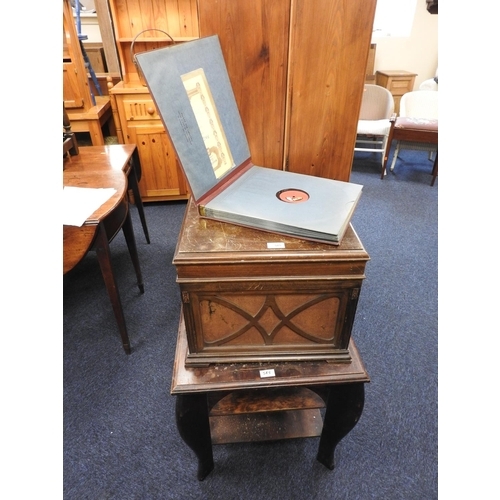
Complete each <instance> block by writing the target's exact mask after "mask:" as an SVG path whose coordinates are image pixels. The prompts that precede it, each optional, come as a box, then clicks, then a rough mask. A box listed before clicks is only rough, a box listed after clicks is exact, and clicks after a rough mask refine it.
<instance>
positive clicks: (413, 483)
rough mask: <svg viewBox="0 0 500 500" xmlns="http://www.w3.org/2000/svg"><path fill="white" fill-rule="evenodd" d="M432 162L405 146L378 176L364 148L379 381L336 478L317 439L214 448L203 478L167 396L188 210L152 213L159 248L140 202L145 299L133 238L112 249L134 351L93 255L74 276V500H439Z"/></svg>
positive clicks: (70, 472) (360, 323) (367, 327)
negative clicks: (180, 239) (176, 259)
mask: <svg viewBox="0 0 500 500" xmlns="http://www.w3.org/2000/svg"><path fill="white" fill-rule="evenodd" d="M431 170H432V162H430V161H429V160H428V159H427V154H426V153H425V152H404V153H402V155H401V159H400V160H398V164H397V166H396V169H395V170H394V173H388V174H387V176H386V178H385V179H384V180H380V173H379V165H378V160H377V158H376V157H375V155H373V156H372V155H370V154H366V153H357V154H356V157H355V160H354V164H353V171H352V175H351V181H352V182H356V183H359V184H362V185H363V186H364V188H363V195H362V197H361V200H360V202H359V205H358V207H357V209H356V212H355V214H354V217H353V219H352V223H353V226H354V228H355V230H356V232H357V233H358V235H359V237H360V239H361V241H362V242H363V244H364V246H365V248H366V250H367V251H368V253H369V254H370V257H371V260H370V262H368V264H367V269H366V280H365V282H364V284H363V288H362V290H361V296H360V300H359V305H358V313H357V316H356V320H355V323H354V328H353V337H354V338H355V340H356V343H357V346H358V349H359V351H360V353H361V356H362V358H363V361H364V363H365V366H366V368H367V371H368V373H369V375H370V378H371V383H370V384H368V385H367V386H366V402H365V408H364V411H363V414H362V416H361V419H360V421H359V423H358V424H357V426H356V427H355V428H354V429H353V430H352V431H351V432H350V433H349V434H348V435H347V436H346V437H345V438H344V439H343V440H342V441H341V442H340V444H339V445H338V446H337V449H336V454H335V459H336V468H335V469H334V470H333V471H329V470H328V469H326V468H325V467H324V466H323V465H321V464H319V463H318V462H317V461H316V460H315V456H316V451H317V446H318V441H319V438H310V439H297V440H288V441H279V442H273V443H246V444H233V445H222V446H216V447H214V460H215V469H214V471H213V472H212V473H211V474H210V475H209V476H208V477H207V479H205V481H203V482H198V481H197V480H196V469H197V464H196V460H195V457H194V454H193V453H192V451H191V450H190V449H189V448H188V447H187V446H186V445H185V444H184V442H183V441H182V440H181V438H180V437H179V435H178V432H177V428H176V425H175V414H174V403H175V398H174V397H173V396H171V395H170V383H171V375H172V364H173V357H174V350H175V342H176V334H177V326H178V320H179V312H180V298H179V292H178V287H177V284H176V282H175V269H174V267H173V265H172V258H173V254H174V250H175V245H176V241H177V236H178V232H179V228H180V224H181V220H182V216H183V214H184V209H185V203H184V202H171V203H154V204H147V205H146V206H145V210H146V217H147V221H148V226H149V230H150V236H151V244H150V245H147V244H146V242H145V239H144V236H143V234H142V229H141V226H140V222H139V218H138V216H137V211H136V210H135V208H132V215H133V222H134V228H135V233H136V239H137V245H138V251H139V256H140V260H141V267H142V271H143V276H144V283H145V293H144V295H140V294H139V291H138V289H137V286H136V284H135V281H134V277H135V275H134V272H133V269H132V266H131V263H130V258H129V255H128V251H127V248H126V244H125V241H124V238H123V236H122V235H121V234H120V235H118V236H117V238H116V239H115V240H114V241H113V243H112V246H111V251H112V256H113V265H114V269H115V272H116V275H117V278H118V286H119V290H120V294H121V298H122V302H123V306H124V309H125V313H126V319H127V326H128V330H129V335H130V338H131V342H132V348H133V353H132V355H130V356H126V355H125V354H124V352H123V350H122V347H121V342H120V339H119V336H118V332H117V328H116V322H115V319H114V316H113V312H112V309H111V306H110V303H109V299H108V297H107V295H106V291H105V288H104V284H103V282H102V277H101V274H100V270H99V266H98V264H97V260H96V258H95V256H94V255H89V256H87V257H86V258H85V259H84V261H83V262H82V263H81V264H80V265H79V266H78V267H77V268H76V269H75V270H74V272H72V273H70V274H69V275H67V276H65V278H64V457H63V466H64V498H65V499H66V500H104V499H106V500H148V499H151V500H153V499H154V500H162V499H165V500H168V499H181V500H184V499H186V500H187V499H196V500H198V499H223V500H232V499H243V500H254V499H266V500H274V499H276V500H278V499H279V500H282V499H297V500H299V499H308V500H309V499H311V500H312V499H325V500H330V499H331V500H337V499H338V500H340V499H342V500H348V499H352V500H365V499H381V500H382V499H383V500H400V499H401V500H423V499H425V500H433V499H437V498H438V493H437V492H438V487H437V485H438V477H437V476H438V473H437V461H438V428H437V424H438V422H437V388H438V383H437V374H438V370H437V364H438V363H437V361H438V349H437V340H438V333H437V329H438V325H437V319H438V302H437V293H438V279H437V278H438V274H437V265H438V261H437V257H438V186H439V178H438V180H437V181H436V184H435V186H434V187H430V185H429V184H430V181H431V176H430V172H431Z"/></svg>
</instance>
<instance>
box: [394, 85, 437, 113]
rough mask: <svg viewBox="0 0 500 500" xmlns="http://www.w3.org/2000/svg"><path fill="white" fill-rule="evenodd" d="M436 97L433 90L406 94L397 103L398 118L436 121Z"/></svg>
mask: <svg viewBox="0 0 500 500" xmlns="http://www.w3.org/2000/svg"><path fill="white" fill-rule="evenodd" d="M438 96H439V92H436V91H435V90H415V91H413V92H407V93H406V94H404V95H403V96H402V97H401V102H400V103H399V116H402V117H405V118H427V119H428V120H437V119H438Z"/></svg>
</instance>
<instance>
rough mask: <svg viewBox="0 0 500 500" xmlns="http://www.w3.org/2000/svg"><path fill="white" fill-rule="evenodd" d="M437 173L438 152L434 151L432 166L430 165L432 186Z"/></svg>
mask: <svg viewBox="0 0 500 500" xmlns="http://www.w3.org/2000/svg"><path fill="white" fill-rule="evenodd" d="M437 175H438V154H437V151H436V158H434V166H433V167H432V181H431V186H434V181H435V180H436V177H437Z"/></svg>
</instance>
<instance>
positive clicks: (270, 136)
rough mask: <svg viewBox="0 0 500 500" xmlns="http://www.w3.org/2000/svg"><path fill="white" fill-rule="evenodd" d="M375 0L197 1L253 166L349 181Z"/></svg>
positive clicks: (202, 28) (203, 30)
mask: <svg viewBox="0 0 500 500" xmlns="http://www.w3.org/2000/svg"><path fill="white" fill-rule="evenodd" d="M375 5H376V0H252V1H248V0H217V1H214V0H198V15H199V29H200V36H202V37H203V36H209V35H213V34H218V35H219V38H220V41H221V46H222V51H223V53H224V58H225V60H226V65H227V67H228V72H229V76H230V79H231V83H232V86H233V89H234V93H235V96H236V100H237V103H238V107H239V110H240V114H241V117H242V120H243V124H244V127H245V132H246V134H247V138H248V142H249V147H250V152H251V156H252V161H253V163H254V164H256V165H261V166H265V167H271V168H276V169H285V170H289V171H291V172H297V173H303V174H310V175H316V176H319V177H327V178H331V179H337V180H343V181H348V180H349V177H350V172H351V164H352V159H353V154H354V144H355V139H356V129H357V122H358V115H359V109H360V106H361V97H362V93H363V85H364V80H365V70H366V64H367V59H368V53H369V49H370V42H371V35H372V27H373V18H374V15H375Z"/></svg>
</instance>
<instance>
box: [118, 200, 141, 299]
mask: <svg viewBox="0 0 500 500" xmlns="http://www.w3.org/2000/svg"><path fill="white" fill-rule="evenodd" d="M122 231H123V235H124V236H125V241H126V243H127V247H128V251H129V253H130V258H131V259H132V264H133V265H134V269H135V275H136V276H137V286H138V287H139V291H140V292H141V293H144V283H143V281H142V272H141V265H140V263H139V255H138V254H137V246H136V244H135V236H134V228H133V227H132V218H131V217H130V210H127V216H126V217H125V221H124V222H123V226H122Z"/></svg>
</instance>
